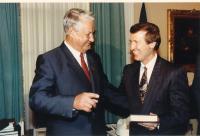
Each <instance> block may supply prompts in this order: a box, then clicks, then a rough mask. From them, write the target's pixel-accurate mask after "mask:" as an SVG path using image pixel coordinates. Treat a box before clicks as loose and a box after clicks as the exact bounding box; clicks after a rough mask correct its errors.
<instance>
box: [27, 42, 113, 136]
mask: <svg viewBox="0 0 200 136" xmlns="http://www.w3.org/2000/svg"><path fill="white" fill-rule="evenodd" d="M87 59H88V63H89V69H90V73H91V83H90V81H89V80H88V79H87V77H86V76H85V74H84V72H83V70H82V68H81V66H80V65H79V64H78V62H77V61H76V59H75V58H74V57H73V55H72V54H71V52H70V51H69V49H68V48H67V47H66V45H65V44H64V43H62V44H61V46H60V47H57V48H55V49H53V50H51V51H49V52H47V53H44V54H42V55H39V56H38V58H37V63H36V70H35V77H34V80H33V83H32V86H31V89H30V95H29V97H30V107H31V109H32V110H33V111H35V112H37V113H39V114H44V115H45V116H46V118H47V120H46V123H47V134H48V135H58V134H59V136H62V135H63V136H66V135H70V136H73V135H93V134H101V135H104V134H105V121H104V120H105V119H104V104H103V98H102V96H103V95H102V96H101V94H102V93H103V91H104V89H105V88H109V87H108V86H109V84H108V82H107V79H106V77H105V75H104V73H103V70H102V65H101V62H100V58H99V56H98V55H97V54H96V53H94V52H93V51H88V52H87ZM85 91H92V92H95V93H98V94H100V100H99V102H98V104H97V107H96V109H95V110H93V111H92V112H91V113H87V112H84V111H78V112H77V111H73V110H72V109H73V107H72V106H73V101H74V97H75V96H76V95H77V94H79V93H82V92H85Z"/></svg>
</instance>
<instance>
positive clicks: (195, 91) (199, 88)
mask: <svg viewBox="0 0 200 136" xmlns="http://www.w3.org/2000/svg"><path fill="white" fill-rule="evenodd" d="M199 42H200V41H199ZM191 91H192V95H191V97H192V100H193V101H192V107H193V112H194V113H193V114H195V115H196V116H194V118H197V119H198V122H199V124H198V131H197V134H198V135H200V47H199V49H198V54H197V59H196V67H195V73H194V80H193V83H192V87H191Z"/></svg>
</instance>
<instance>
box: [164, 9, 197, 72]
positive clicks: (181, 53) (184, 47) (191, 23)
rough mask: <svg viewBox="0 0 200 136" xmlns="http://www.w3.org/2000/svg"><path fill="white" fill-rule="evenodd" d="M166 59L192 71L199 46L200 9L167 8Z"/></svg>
mask: <svg viewBox="0 0 200 136" xmlns="http://www.w3.org/2000/svg"><path fill="white" fill-rule="evenodd" d="M167 35H168V37H167V40H168V55H167V57H168V60H169V61H170V62H173V63H176V64H178V65H181V66H183V67H185V69H186V71H188V72H194V68H195V63H196V55H197V51H198V49H197V48H198V47H200V10H175V9H168V10H167Z"/></svg>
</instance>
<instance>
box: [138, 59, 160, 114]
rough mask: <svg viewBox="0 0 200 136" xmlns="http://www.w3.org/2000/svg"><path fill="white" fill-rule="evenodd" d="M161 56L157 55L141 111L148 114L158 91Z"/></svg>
mask: <svg viewBox="0 0 200 136" xmlns="http://www.w3.org/2000/svg"><path fill="white" fill-rule="evenodd" d="M161 70H162V69H161V58H160V57H159V56H158V58H157V60H156V64H155V66H154V68H153V71H152V74H151V78H150V81H149V85H148V92H147V95H146V97H145V100H144V104H143V109H142V113H143V114H149V111H150V108H151V107H152V104H153V102H154V101H155V100H156V96H157V94H158V92H159V85H160V84H161V82H162V80H161V77H160V76H161V75H162V71H161Z"/></svg>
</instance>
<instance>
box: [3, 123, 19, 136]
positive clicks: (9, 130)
mask: <svg viewBox="0 0 200 136" xmlns="http://www.w3.org/2000/svg"><path fill="white" fill-rule="evenodd" d="M6 121H7V120H6ZM2 122H3V123H2V124H3V125H1V129H0V136H18V135H19V133H18V131H17V130H15V127H14V122H8V123H7V124H6V123H5V120H3V121H2ZM0 123H1V122H0Z"/></svg>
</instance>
